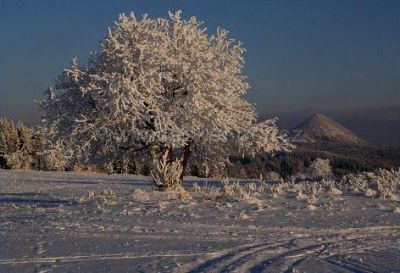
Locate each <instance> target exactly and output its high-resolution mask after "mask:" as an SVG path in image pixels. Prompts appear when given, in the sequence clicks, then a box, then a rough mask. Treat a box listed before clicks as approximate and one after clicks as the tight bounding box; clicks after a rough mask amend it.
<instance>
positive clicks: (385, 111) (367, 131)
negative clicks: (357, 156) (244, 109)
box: [260, 106, 400, 146]
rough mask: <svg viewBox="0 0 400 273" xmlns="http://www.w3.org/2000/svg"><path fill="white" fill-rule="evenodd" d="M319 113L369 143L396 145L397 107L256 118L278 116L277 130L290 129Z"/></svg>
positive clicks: (399, 115) (399, 123)
mask: <svg viewBox="0 0 400 273" xmlns="http://www.w3.org/2000/svg"><path fill="white" fill-rule="evenodd" d="M318 112H319V113H322V114H325V115H327V116H329V117H330V118H332V119H334V120H335V121H336V122H338V123H340V124H341V125H342V126H343V127H345V128H347V129H349V130H350V131H352V132H353V133H354V134H356V135H357V136H359V137H360V138H362V139H364V140H366V141H368V142H369V143H371V144H379V145H396V146H398V145H400V107H397V106H394V107H375V108H356V109H329V110H319V109H303V110H299V111H290V112H289V111H282V112H269V113H267V112H266V113H263V114H261V115H260V119H261V120H262V119H265V118H269V117H278V118H279V119H278V126H279V128H280V129H281V130H290V129H292V128H293V127H295V126H297V124H299V123H300V122H301V121H302V120H305V119H307V118H308V117H310V116H312V115H313V114H315V113H318Z"/></svg>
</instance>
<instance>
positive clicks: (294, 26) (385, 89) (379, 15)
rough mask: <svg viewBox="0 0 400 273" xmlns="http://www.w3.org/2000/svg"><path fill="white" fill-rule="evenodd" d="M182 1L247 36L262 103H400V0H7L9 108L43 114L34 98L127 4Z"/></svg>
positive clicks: (1, 96)
mask: <svg viewBox="0 0 400 273" xmlns="http://www.w3.org/2000/svg"><path fill="white" fill-rule="evenodd" d="M178 9H180V10H182V12H183V16H184V17H187V18H188V17H190V16H196V17H197V18H199V19H200V20H202V21H204V22H205V26H206V27H207V28H208V30H209V32H210V33H212V32H215V30H216V28H217V26H222V27H224V28H226V29H228V30H229V31H230V35H231V37H232V38H235V39H237V40H240V41H242V42H243V43H244V47H245V48H246V49H247V52H246V56H245V57H246V68H245V71H244V72H245V74H246V75H247V76H248V77H249V82H250V84H251V86H252V89H251V90H250V92H249V94H248V95H247V97H248V99H249V100H251V101H252V102H254V103H256V105H257V108H258V110H259V111H260V112H271V111H290V110H297V109H301V108H309V107H313V108H319V109H324V108H343V107H345V108H349V107H366V106H368V107H370V106H393V105H399V104H400V2H399V1H395V0H393V1H390V0H380V1H379V0H375V1H368V0H360V1H355V0H354V1H353V0H331V1H326V0H315V1H311V0H310V1H297V0H291V1H284V0H279V1H278V0H276V1H250V0H246V1H245V0H242V1H222V0H221V1H217V0H212V1H200V0H199V1H166V0H164V1H133V0H129V1H118V0H113V1H100V0H91V1H82V0H80V1H78V0H68V1H67V0H64V1H60V0H51V1H46V0H40V1H33V0H32V1H30V0H25V1H18V0H0V115H3V116H4V115H5V116H7V117H10V118H13V119H22V120H24V121H26V122H32V121H37V120H39V112H38V111H37V110H36V109H37V107H36V105H35V104H34V103H33V100H34V99H40V98H42V93H43V91H44V90H45V89H46V88H47V87H48V86H49V85H50V84H51V83H52V80H53V79H54V78H55V77H56V76H57V74H58V73H59V72H61V71H62V69H63V68H64V67H65V66H66V65H67V64H68V63H69V62H70V60H71V58H72V57H74V56H78V57H79V59H80V60H81V62H82V63H84V62H85V61H86V59H87V56H88V54H89V52H90V51H95V50H96V49H97V46H98V43H99V41H100V40H101V39H102V38H103V37H104V35H105V34H106V31H107V27H108V26H111V25H112V24H113V22H114V20H115V19H116V18H117V16H118V14H119V13H122V12H125V13H128V12H130V11H134V12H135V13H136V14H137V15H140V14H143V13H148V14H149V15H150V17H165V16H167V11H168V10H171V11H175V10H178Z"/></svg>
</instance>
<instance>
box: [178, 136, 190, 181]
mask: <svg viewBox="0 0 400 273" xmlns="http://www.w3.org/2000/svg"><path fill="white" fill-rule="evenodd" d="M189 156H190V143H189V142H188V143H187V144H186V145H185V147H184V148H183V159H182V173H181V176H180V179H181V181H182V180H183V176H184V175H185V170H186V166H187V163H188V160H189Z"/></svg>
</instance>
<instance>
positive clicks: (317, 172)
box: [307, 158, 332, 179]
mask: <svg viewBox="0 0 400 273" xmlns="http://www.w3.org/2000/svg"><path fill="white" fill-rule="evenodd" d="M307 175H308V176H309V177H310V178H313V179H327V178H331V177H332V168H331V166H330V164H329V159H321V158H317V159H315V160H314V161H313V162H311V165H310V166H309V167H308V169H307Z"/></svg>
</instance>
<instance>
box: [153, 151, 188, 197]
mask: <svg viewBox="0 0 400 273" xmlns="http://www.w3.org/2000/svg"><path fill="white" fill-rule="evenodd" d="M182 169H183V166H182V163H181V161H180V160H175V161H170V159H169V153H168V151H167V152H165V154H164V155H163V156H162V157H161V158H157V157H154V158H153V168H152V170H151V178H152V181H153V183H154V185H155V187H156V188H157V189H158V190H176V189H178V188H181V187H182V186H181V184H182V179H181V174H182Z"/></svg>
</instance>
